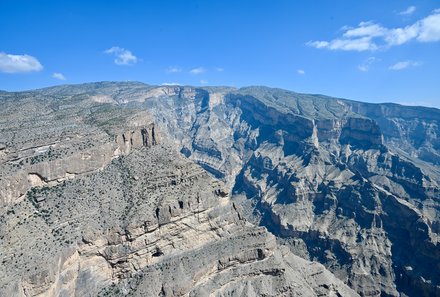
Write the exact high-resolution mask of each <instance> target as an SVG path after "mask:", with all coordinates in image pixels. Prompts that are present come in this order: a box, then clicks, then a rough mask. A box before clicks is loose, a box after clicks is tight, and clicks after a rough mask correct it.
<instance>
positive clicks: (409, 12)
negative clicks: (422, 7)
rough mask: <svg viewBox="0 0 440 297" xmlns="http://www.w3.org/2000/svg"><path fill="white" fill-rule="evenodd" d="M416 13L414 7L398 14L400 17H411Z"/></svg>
mask: <svg viewBox="0 0 440 297" xmlns="http://www.w3.org/2000/svg"><path fill="white" fill-rule="evenodd" d="M415 11H416V7H415V6H410V7H408V8H407V9H405V10H403V11H401V12H399V13H398V14H400V15H411V14H413V13H414V12H415Z"/></svg>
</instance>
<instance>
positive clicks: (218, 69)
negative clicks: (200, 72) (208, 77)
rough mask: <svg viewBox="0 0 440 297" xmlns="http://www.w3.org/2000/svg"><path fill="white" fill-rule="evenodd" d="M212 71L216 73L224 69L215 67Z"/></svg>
mask: <svg viewBox="0 0 440 297" xmlns="http://www.w3.org/2000/svg"><path fill="white" fill-rule="evenodd" d="M214 70H215V71H217V72H223V71H225V69H224V68H222V67H215V68H214Z"/></svg>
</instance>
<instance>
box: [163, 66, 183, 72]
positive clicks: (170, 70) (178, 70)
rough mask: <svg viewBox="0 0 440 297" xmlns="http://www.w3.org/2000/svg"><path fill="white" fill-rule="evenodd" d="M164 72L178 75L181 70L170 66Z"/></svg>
mask: <svg viewBox="0 0 440 297" xmlns="http://www.w3.org/2000/svg"><path fill="white" fill-rule="evenodd" d="M165 71H166V72H168V73H178V72H182V68H180V67H178V66H170V67H168V68H167V69H166V70H165Z"/></svg>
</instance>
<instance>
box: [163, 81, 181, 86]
mask: <svg viewBox="0 0 440 297" xmlns="http://www.w3.org/2000/svg"><path fill="white" fill-rule="evenodd" d="M181 85H182V84H179V83H176V82H171V83H169V82H164V83H162V86H181Z"/></svg>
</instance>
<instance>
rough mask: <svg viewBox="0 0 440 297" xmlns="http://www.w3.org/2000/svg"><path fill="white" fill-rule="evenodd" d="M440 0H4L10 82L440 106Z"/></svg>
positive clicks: (0, 0)
mask: <svg viewBox="0 0 440 297" xmlns="http://www.w3.org/2000/svg"><path fill="white" fill-rule="evenodd" d="M438 9H440V2H438V1H423V0H421V1H405V0H394V1H393V0H389V1H376V0H369V1H352V0H350V1H349V0H347V1H339V0H335V1H329V0H321V1H319V0H317V1H287V0H286V1H281V0H280V1H278V0H272V1H261V0H243V1H238V0H236V1H229V0H223V1H214V0H212V1H206V0H205V1H191V0H188V1H167V0H162V1H111V0H106V1H91V0H89V1H84V0H77V1H73V0H71V1H46V0H39V1H21V0H0V89H3V90H9V91H13V90H26V89H34V88H41V87H46V86H52V85H57V84H64V83H81V82H91V81H103V80H136V81H142V82H145V83H150V84H164V83H179V84H190V85H196V86H200V85H229V86H236V87H240V86H247V85H266V86H272V87H281V88H285V89H290V90H293V91H297V92H305V93H320V94H326V95H330V96H337V97H343V98H349V99H354V100H361V101H368V102H398V103H403V104H411V105H414V104H415V105H428V106H437V107H440V10H438Z"/></svg>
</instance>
